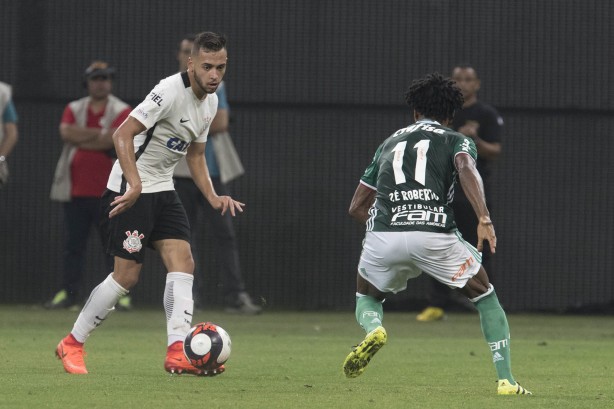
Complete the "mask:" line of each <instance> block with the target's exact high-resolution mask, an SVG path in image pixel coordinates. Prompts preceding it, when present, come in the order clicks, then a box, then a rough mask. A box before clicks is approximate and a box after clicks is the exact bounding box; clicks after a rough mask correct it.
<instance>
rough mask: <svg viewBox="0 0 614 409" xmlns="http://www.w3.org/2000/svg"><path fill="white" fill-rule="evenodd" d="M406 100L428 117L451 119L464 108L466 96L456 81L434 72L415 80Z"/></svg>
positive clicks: (442, 119) (443, 119)
mask: <svg viewBox="0 0 614 409" xmlns="http://www.w3.org/2000/svg"><path fill="white" fill-rule="evenodd" d="M405 101H406V102H407V105H409V106H410V107H411V108H412V109H414V110H415V111H416V112H418V113H419V114H422V115H424V116H425V117H426V118H429V119H434V120H436V121H451V120H452V119H454V114H455V113H456V111H458V110H459V109H460V108H462V106H463V102H464V98H463V93H462V92H461V90H460V89H459V88H458V87H457V86H456V82H454V81H453V80H452V79H450V78H444V76H443V75H441V74H439V73H438V72H434V73H432V74H428V75H426V76H425V77H424V78H420V79H417V80H414V81H413V82H412V83H411V86H410V87H409V91H407V93H406V94H405Z"/></svg>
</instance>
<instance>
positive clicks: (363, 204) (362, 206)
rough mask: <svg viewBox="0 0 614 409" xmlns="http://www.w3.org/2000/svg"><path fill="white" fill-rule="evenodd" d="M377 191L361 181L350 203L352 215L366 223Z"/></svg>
mask: <svg viewBox="0 0 614 409" xmlns="http://www.w3.org/2000/svg"><path fill="white" fill-rule="evenodd" d="M375 193H376V190H374V189H372V188H371V187H369V186H367V185H365V184H363V183H359V184H358V187H357V188H356V191H355V192H354V197H352V202H351V203H350V210H349V213H350V216H352V217H353V218H354V219H356V220H357V221H359V222H360V223H362V224H365V223H366V222H367V220H369V209H370V208H371V206H372V205H373V202H374V201H375Z"/></svg>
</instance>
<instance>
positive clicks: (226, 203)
mask: <svg viewBox="0 0 614 409" xmlns="http://www.w3.org/2000/svg"><path fill="white" fill-rule="evenodd" d="M185 159H186V162H187V164H188V168H189V169H190V174H191V175H192V180H194V183H195V184H196V186H198V189H199V190H200V191H201V192H202V194H203V196H205V198H206V199H207V201H208V202H209V203H211V206H212V207H213V208H214V209H218V210H219V209H221V210H222V214H225V213H226V211H230V214H231V215H233V216H234V215H235V210H238V211H239V212H243V206H245V204H244V203H241V202H238V201H236V200H234V199H233V198H232V197H230V196H218V195H217V193H215V189H214V188H213V183H211V177H210V176H209V170H208V169H207V162H206V160H205V143H198V142H192V143H191V144H190V147H189V148H188V152H187V154H186V157H185Z"/></svg>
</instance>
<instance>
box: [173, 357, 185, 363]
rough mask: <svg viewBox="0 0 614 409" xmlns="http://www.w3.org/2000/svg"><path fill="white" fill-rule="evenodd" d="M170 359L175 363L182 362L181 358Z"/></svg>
mask: <svg viewBox="0 0 614 409" xmlns="http://www.w3.org/2000/svg"><path fill="white" fill-rule="evenodd" d="M172 359H174V360H175V361H177V362H181V361H183V359H181V358H172Z"/></svg>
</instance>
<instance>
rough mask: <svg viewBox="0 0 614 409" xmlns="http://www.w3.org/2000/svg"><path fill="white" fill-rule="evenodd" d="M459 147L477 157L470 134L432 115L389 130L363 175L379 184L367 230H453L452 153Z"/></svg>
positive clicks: (365, 181) (366, 181)
mask: <svg viewBox="0 0 614 409" xmlns="http://www.w3.org/2000/svg"><path fill="white" fill-rule="evenodd" d="M462 152H464V153H467V154H469V155H471V157H472V158H474V159H476V158H477V150H476V147H475V143H474V142H473V140H472V139H471V138H467V137H466V136H464V135H462V134H461V133H458V132H455V131H453V130H451V129H449V128H446V127H443V126H441V125H440V124H439V123H438V122H435V121H430V120H421V121H418V122H416V123H415V124H413V125H410V126H408V127H407V128H403V129H399V130H398V131H396V132H395V133H394V134H392V135H391V136H390V137H389V138H388V139H386V140H385V141H384V142H383V143H382V144H381V145H380V146H379V148H378V149H377V152H375V156H374V158H373V162H371V165H369V167H368V168H367V169H366V171H365V173H364V175H363V176H362V178H361V182H362V183H363V184H365V185H367V186H369V187H371V188H373V189H376V190H377V193H376V196H375V203H374V204H373V206H372V207H371V209H369V215H370V217H369V220H368V221H367V231H414V230H417V231H430V232H449V231H452V230H455V229H456V222H455V221H454V212H453V211H452V208H451V207H450V203H452V199H453V198H454V184H455V182H456V179H457V171H456V166H455V165H454V157H455V156H456V155H457V154H459V153H462Z"/></svg>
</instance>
